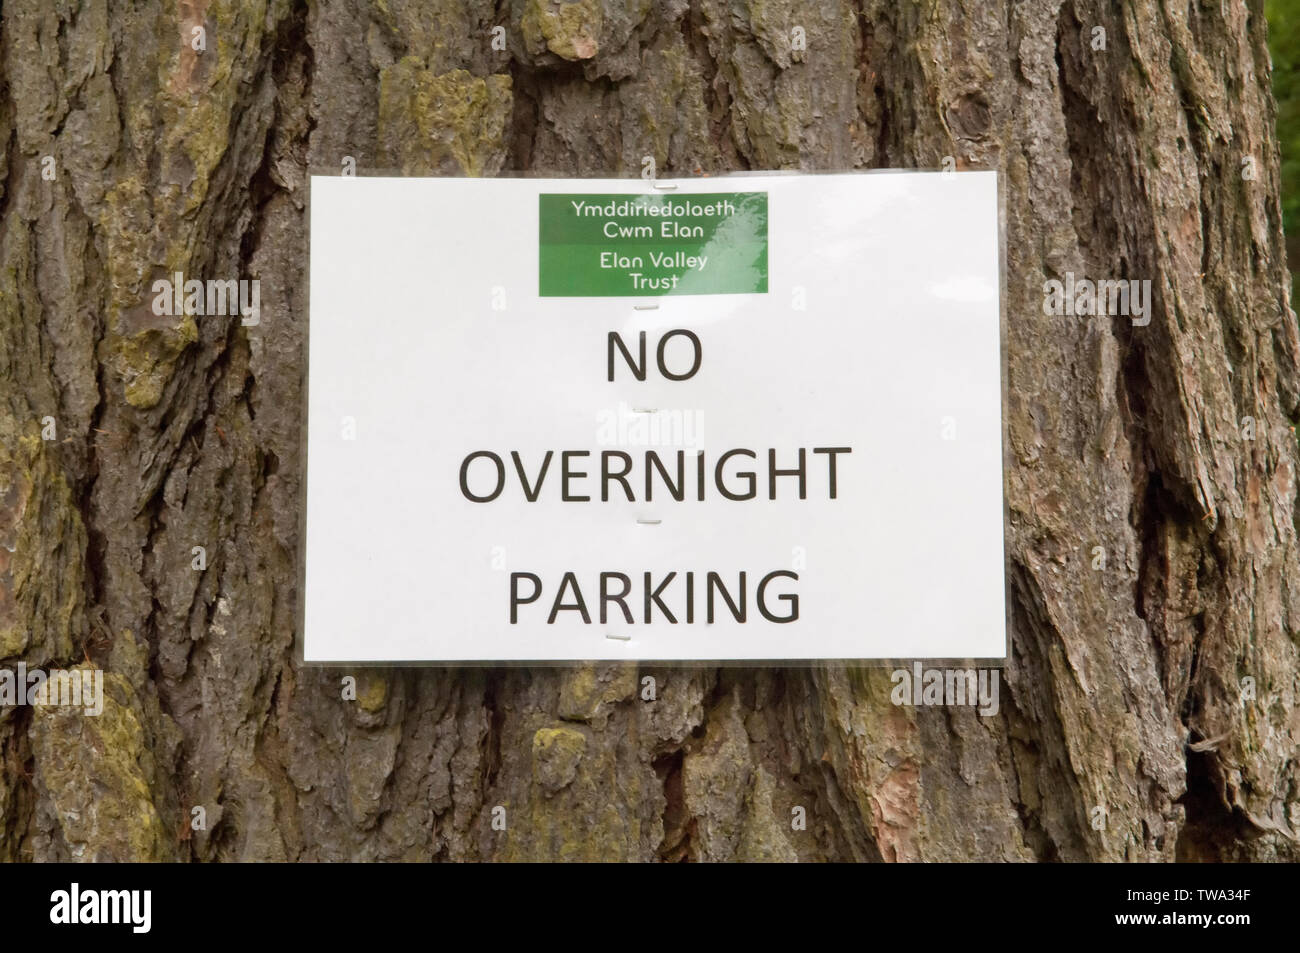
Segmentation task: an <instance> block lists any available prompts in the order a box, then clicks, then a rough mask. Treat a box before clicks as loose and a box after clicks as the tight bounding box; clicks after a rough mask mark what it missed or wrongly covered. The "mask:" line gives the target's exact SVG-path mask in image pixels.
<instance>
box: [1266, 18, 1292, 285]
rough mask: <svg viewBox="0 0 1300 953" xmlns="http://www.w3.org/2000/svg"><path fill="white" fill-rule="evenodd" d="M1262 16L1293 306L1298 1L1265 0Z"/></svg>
mask: <svg viewBox="0 0 1300 953" xmlns="http://www.w3.org/2000/svg"><path fill="white" fill-rule="evenodd" d="M1264 15H1265V17H1266V18H1267V19H1268V46H1269V51H1270V53H1271V54H1272V57H1273V95H1274V96H1275V97H1276V98H1277V138H1278V144H1279V146H1280V147H1281V149H1282V225H1283V227H1284V228H1285V229H1286V245H1287V249H1286V250H1287V264H1288V266H1289V267H1290V268H1291V276H1292V277H1291V282H1292V290H1291V299H1292V301H1293V302H1294V301H1295V300H1296V274H1297V273H1298V272H1300V0H1265V2H1264Z"/></svg>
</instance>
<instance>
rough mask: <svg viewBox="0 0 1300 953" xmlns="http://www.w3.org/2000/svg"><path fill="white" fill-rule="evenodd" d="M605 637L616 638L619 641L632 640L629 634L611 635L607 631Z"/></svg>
mask: <svg viewBox="0 0 1300 953" xmlns="http://www.w3.org/2000/svg"><path fill="white" fill-rule="evenodd" d="M605 638H607V639H617V640H618V641H620V642H631V641H632V636H630V635H611V634H610V633H608V632H606V633H605Z"/></svg>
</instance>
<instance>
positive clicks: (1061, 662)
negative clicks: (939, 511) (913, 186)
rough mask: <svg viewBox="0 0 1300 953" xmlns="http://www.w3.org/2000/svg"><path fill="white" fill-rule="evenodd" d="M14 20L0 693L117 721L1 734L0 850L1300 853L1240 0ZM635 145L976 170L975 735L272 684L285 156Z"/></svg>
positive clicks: (1292, 445) (290, 353)
mask: <svg viewBox="0 0 1300 953" xmlns="http://www.w3.org/2000/svg"><path fill="white" fill-rule="evenodd" d="M2 17H3V21H2V24H0V28H2V30H3V38H2V42H0V142H3V150H2V151H0V203H2V204H0V209H2V211H3V226H2V228H3V231H2V233H0V397H2V398H3V399H2V400H0V542H3V543H4V546H3V548H0V657H3V659H4V660H5V662H6V664H13V663H16V662H17V661H18V660H20V659H21V660H24V661H26V662H27V663H28V664H29V665H34V666H45V667H51V666H60V665H62V666H67V665H72V664H78V663H80V664H90V665H93V666H97V667H100V668H102V669H103V670H104V672H105V673H106V674H105V679H106V694H107V696H108V698H107V701H106V710H105V712H104V714H103V715H102V716H101V717H100V718H98V719H91V718H84V717H82V716H80V715H76V714H69V713H68V712H66V711H60V710H57V709H50V708H29V707H19V708H14V709H6V710H5V711H4V712H3V715H0V740H2V741H3V761H2V771H0V817H2V822H0V858H4V859H38V860H51V859H67V858H74V859H118V860H126V859H181V860H203V861H209V860H236V859H238V860H262V859H291V860H325V859H330V860H334V859H348V858H350V859H365V860H427V859H446V860H465V859H537V860H541V859H570V858H573V859H578V858H587V859H602V860H605V859H608V860H614V859H627V860H653V859H657V858H658V859H666V860H678V859H690V860H725V859H754V858H767V859H779V860H794V859H799V860H820V859H837V860H882V859H883V860H891V861H892V860H944V859H967V858H970V859H1006V860H1083V859H1104V860H1172V859H1174V858H1185V859H1225V860H1237V859H1291V860H1294V859H1297V857H1300V850H1298V848H1297V831H1300V765H1298V759H1300V755H1298V752H1297V749H1298V748H1300V703H1298V701H1297V690H1298V678H1300V676H1298V674H1297V673H1298V672H1300V665H1298V664H1297V663H1298V661H1300V659H1298V655H1300V649H1298V646H1297V636H1296V632H1297V630H1298V629H1300V571H1298V570H1300V566H1298V565H1297V552H1296V520H1295V517H1296V487H1295V481H1296V462H1297V446H1296V433H1295V424H1296V421H1297V412H1298V407H1297V405H1298V403H1300V369H1298V367H1297V362H1298V360H1300V345H1298V342H1297V334H1296V318H1295V315H1294V314H1293V313H1292V312H1291V309H1290V306H1289V300H1288V295H1289V292H1288V276H1287V272H1286V266H1285V256H1284V244H1283V236H1282V228H1281V215H1280V206H1279V199H1278V155H1277V149H1276V145H1275V140H1274V136H1273V119H1274V106H1273V102H1272V100H1271V97H1270V93H1269V86H1268V83H1269V70H1270V66H1269V58H1268V53H1267V50H1266V46H1265V38H1266V34H1265V30H1266V28H1265V24H1264V22H1263V15H1262V10H1261V4H1260V2H1259V0H1250V2H1248V3H1244V4H1243V3H1236V2H1234V3H1227V4H1220V3H1219V2H1218V0H1213V2H1208V0H1194V2H1192V3H1190V4H1187V3H1173V2H1156V0H1134V2H1132V3H1126V4H1122V5H1118V6H1117V5H1115V4H1111V3H1105V2H1102V0H1066V2H1056V0H1028V2H1016V0H923V2H919V3H916V2H911V0H858V2H854V3H846V2H843V0H828V2H825V3H807V4H799V3H795V2H791V0H763V2H760V0H669V2H652V0H577V2H573V3H562V4H561V3H554V2H551V0H510V2H505V0H502V2H499V3H498V4H497V5H496V7H495V8H494V7H492V6H490V5H486V4H479V3H473V2H468V0H388V2H386V3H382V4H375V5H373V6H371V5H369V4H367V3H363V2H360V0H320V2H310V3H302V2H294V0H270V2H267V0H263V2H254V0H244V2H226V0H212V2H209V0H180V2H179V3H171V2H165V3H157V2H145V3H136V4H125V3H119V2H109V0H83V2H72V0H49V2H47V0H17V2H5V3H4V6H3V11H2ZM496 25H502V26H504V27H505V35H506V40H507V44H508V49H507V50H506V51H504V52H500V51H494V50H493V48H492V32H491V30H492V27H494V26H496ZM195 26H202V27H203V28H204V29H205V31H206V36H207V50H206V51H204V52H202V53H196V52H195V51H194V50H193V49H192V48H191V39H192V35H193V34H192V29H193V27H195ZM795 27H801V28H802V29H803V30H804V34H805V35H806V38H807V50H806V51H801V50H799V49H797V48H796V46H797V44H795V43H794V42H793V37H794V36H795V34H794V32H793V31H794V28H795ZM1095 27H1101V28H1103V29H1104V30H1105V36H1106V48H1105V49H1104V50H1097V49H1094V48H1093V46H1094V44H1093V39H1094V36H1095V34H1094V32H1093V30H1094V28H1095ZM645 155H652V156H654V157H655V159H656V160H657V163H658V168H659V171H660V175H664V176H672V175H683V174H695V173H697V172H718V171H723V170H728V169H738V168H739V169H809V170H811V169H865V168H876V167H927V168H934V167H938V166H940V165H941V164H942V163H943V161H944V157H946V156H951V157H953V158H954V160H955V161H956V163H957V165H958V166H959V167H963V168H964V167H970V168H990V167H996V168H998V169H999V170H1001V172H1002V174H1003V176H1004V186H1005V193H1006V236H1007V237H1006V242H1007V271H1006V282H1007V288H1006V302H1007V326H1008V355H1007V360H1008V379H1009V406H1008V407H1007V430H1008V440H1009V445H1010V448H1011V460H1010V463H1009V469H1008V473H1007V493H1008V498H1009V502H1010V514H1011V516H1010V524H1009V526H1008V536H1007V547H1008V554H1009V567H1010V568H1009V572H1010V573H1011V578H1012V593H1013V604H1012V615H1013V621H1012V644H1013V656H1012V658H1011V659H1010V661H1009V664H1008V668H1007V670H1006V674H1005V682H1004V688H1003V692H1002V705H1001V712H1000V713H999V714H998V716H997V717H994V718H981V717H979V716H978V715H976V714H975V713H973V712H972V711H970V710H968V709H964V708H963V709H957V708H951V709H943V708H937V709H935V708H922V709H914V708H907V707H895V706H894V705H893V704H892V703H891V701H890V697H889V695H890V688H891V687H892V686H891V684H890V681H889V677H888V672H887V671H884V670H881V669H878V668H871V667H867V666H863V667H845V666H811V667H807V668H792V669H779V668H752V669H744V668H723V669H717V668H693V669H673V670H668V669H665V668H663V667H659V666H642V667H640V668H638V667H637V666H634V665H629V666H622V665H597V666H577V667H569V668H532V669H520V668H505V669H477V668H469V669H406V670H395V669H372V670H357V671H355V672H353V673H352V674H354V675H355V676H356V677H357V679H358V682H359V692H358V699H357V701H355V702H352V701H345V700H343V699H342V698H341V692H340V678H341V676H342V675H343V674H347V673H345V672H340V671H338V670H320V669H310V668H302V667H300V666H298V665H297V664H295V663H294V661H293V632H294V624H295V611H296V610H295V600H296V582H295V580H296V578H297V558H298V557H297V532H298V531H297V513H298V506H299V502H300V499H299V497H300V485H299V478H298V474H299V472H300V465H301V459H300V443H299V435H300V424H301V420H300V413H301V410H300V408H301V389H300V388H301V379H300V367H301V359H300V353H301V345H302V340H303V334H304V327H305V322H306V317H307V315H306V312H305V307H304V302H305V292H306V288H305V284H304V268H303V265H304V261H305V254H306V249H305V237H306V236H305V213H304V194H305V186H304V181H305V175H306V173H307V170H308V168H320V169H327V170H339V169H340V168H341V163H342V162H343V160H344V157H345V156H352V157H354V158H355V160H356V162H357V165H358V168H359V169H361V170H362V171H363V172H364V171H365V170H368V169H400V170H401V171H403V172H405V173H408V174H453V175H461V174H476V175H491V174H494V173H496V172H498V171H501V170H503V169H513V170H528V171H530V172H533V173H538V174H562V175H583V176H593V175H605V176H633V175H637V174H639V173H640V171H641V159H642V156H645ZM45 156H53V157H54V160H55V166H54V168H55V169H56V171H57V174H56V176H55V178H54V179H53V181H49V180H47V179H45V178H43V177H42V174H41V173H42V169H43V165H42V159H43V157H45ZM1246 158H1250V159H1252V160H1253V168H1254V172H1255V175H1254V177H1253V178H1252V177H1247V176H1243V171H1244V169H1245V166H1243V160H1244V159H1246ZM176 271H181V272H184V273H185V274H186V275H193V276H210V275H220V276H238V277H249V278H258V279H260V281H261V285H262V321H261V324H260V325H259V326H256V327H243V326H241V325H240V323H239V322H238V321H229V320H221V319H211V320H208V319H201V318H200V319H195V318H163V317H158V316H156V315H154V314H153V313H152V311H151V309H150V307H149V303H150V300H151V297H152V295H151V292H150V286H151V283H152V281H153V280H154V279H155V278H158V277H162V276H165V275H169V274H171V273H173V272H176ZM1067 271H1072V272H1074V273H1076V274H1078V275H1089V276H1094V277H1116V278H1118V277H1132V278H1146V279H1150V280H1151V281H1152V284H1153V288H1154V289H1155V307H1154V312H1153V316H1152V321H1151V323H1150V324H1149V325H1148V326H1145V327H1135V326H1133V325H1132V324H1131V323H1130V322H1129V321H1128V320H1127V319H1125V318H1118V319H1116V318H1077V317H1071V318H1059V317H1048V316H1045V315H1044V314H1043V310H1042V301H1043V292H1042V288H1043V282H1044V281H1045V280H1046V279H1047V278H1051V277H1058V276H1062V275H1064V273H1065V272H1067ZM46 416H52V417H54V418H55V419H56V421H57V426H58V436H57V440H55V441H46V440H42V439H41V429H42V425H41V421H42V418H44V417H46ZM1246 417H1250V418H1253V422H1254V428H1253V435H1251V436H1250V438H1247V437H1245V436H1243V432H1246V433H1249V428H1247V427H1246V425H1245V424H1244V423H1243V418H1246ZM454 544H455V543H454V541H442V542H440V543H439V545H454ZM195 545H204V546H206V547H207V550H208V564H207V568H206V570H205V571H203V572H196V571H194V570H193V569H192V568H191V547H193V546H195ZM1098 546H1100V547H1102V548H1103V550H1104V553H1105V554H1106V557H1107V558H1106V562H1105V567H1104V569H1094V568H1093V564H1094V559H1095V547H1098ZM934 585H935V586H936V587H938V586H943V585H944V579H943V572H942V564H941V560H938V559H937V560H936V574H935V578H934ZM358 598H365V594H364V593H359V594H358ZM645 675H653V676H655V678H656V679H657V685H658V693H657V698H656V700H654V701H652V702H650V701H644V700H642V698H641V695H640V690H639V689H640V679H641V678H642V677H644V676H645ZM1244 678H1252V679H1253V680H1254V685H1255V695H1254V697H1253V698H1251V697H1249V693H1247V697H1246V698H1244V699H1243V688H1242V685H1243V679H1244ZM498 805H499V806H503V807H505V808H506V809H507V817H508V823H507V829H506V830H505V831H497V830H494V829H493V827H492V824H491V820H492V809H493V808H494V807H496V806H498ZM195 806H202V807H203V808H204V809H205V811H206V816H207V825H206V830H199V831H192V830H191V825H190V819H191V809H192V808H193V807H195ZM795 806H803V807H804V808H805V809H806V812H807V816H808V826H807V830H805V831H798V830H792V828H791V823H790V819H791V809H792V807H795ZM1097 808H1101V809H1102V810H1103V811H1104V817H1105V824H1104V825H1101V826H1102V829H1100V830H1098V829H1096V828H1097V826H1098V825H1096V824H1094V820H1095V819H1096V818H1097V816H1098V814H1097Z"/></svg>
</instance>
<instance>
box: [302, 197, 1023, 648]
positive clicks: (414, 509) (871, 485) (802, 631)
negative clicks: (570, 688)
mask: <svg viewBox="0 0 1300 953" xmlns="http://www.w3.org/2000/svg"><path fill="white" fill-rule="evenodd" d="M570 193H572V196H571V195H570ZM577 196H581V198H578V197H577ZM997 210H998V199H997V180H996V176H995V174H994V173H992V172H978V173H957V174H951V173H950V174H939V173H897V174H877V175H756V176H728V177H725V178H721V179H719V178H709V179H689V180H677V181H674V182H672V183H663V182H660V183H658V186H657V187H656V186H653V185H651V184H649V183H645V182H640V181H628V180H598V181H593V180H556V179H545V180H542V179H397V178H343V177H313V178H312V180H311V260H310V269H311V300H310V320H311V324H310V334H309V339H310V357H309V368H308V372H309V409H308V476H307V522H306V570H305V573H306V575H305V597H304V598H305V617H304V621H303V628H304V631H303V638H304V645H303V648H304V658H305V659H306V660H307V661H309V662H322V661H357V662H361V661H393V662H399V661H417V660H422V661H423V660H427V661H458V660H460V661H464V660H483V661H497V660H499V661H505V660H520V661H522V660H596V659H662V660H728V659H737V660H739V659H753V660H758V659H869V658H894V659H897V658H918V659H922V658H954V659H955V658H980V659H991V658H1001V657H1003V656H1004V655H1005V649H1006V627H1005V626H1006V622H1005V619H1006V616H1005V609H1004V593H1005V586H1004V575H1003V566H1004V557H1003V495H1002V452H1003V451H1002V446H1003V445H1002V422H1001V406H1002V403H1001V397H1002V384H1001V349H1000V332H999V312H1000V303H999V302H1000V298H999V275H1000V266H999V254H998V249H999V238H998V235H999V233H998V211H997ZM737 289H739V290H737ZM643 335H644V338H643V337H642V336H643Z"/></svg>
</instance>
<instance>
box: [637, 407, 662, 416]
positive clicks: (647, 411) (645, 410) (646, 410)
mask: <svg viewBox="0 0 1300 953" xmlns="http://www.w3.org/2000/svg"><path fill="white" fill-rule="evenodd" d="M658 412H659V411H658V408H655V407H633V408H632V413H634V414H655V413H658Z"/></svg>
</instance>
